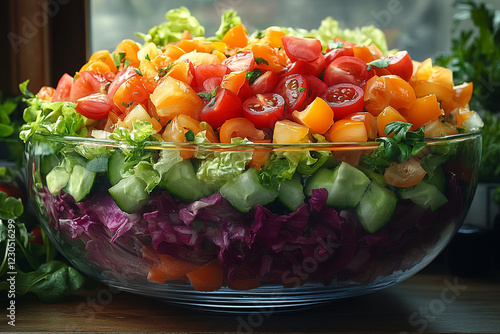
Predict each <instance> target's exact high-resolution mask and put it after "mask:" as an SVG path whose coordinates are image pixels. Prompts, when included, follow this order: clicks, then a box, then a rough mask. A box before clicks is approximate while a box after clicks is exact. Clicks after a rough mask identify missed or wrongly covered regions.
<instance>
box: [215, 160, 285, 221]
mask: <svg viewBox="0 0 500 334" xmlns="http://www.w3.org/2000/svg"><path fill="white" fill-rule="evenodd" d="M219 191H220V193H221V195H222V197H224V198H225V199H227V200H228V201H229V203H231V204H232V205H233V206H234V207H235V208H236V209H238V210H239V211H241V212H248V211H250V210H251V209H252V208H253V207H254V206H255V205H257V204H261V205H266V204H269V203H271V202H272V201H274V200H275V199H276V197H277V196H278V191H277V190H276V189H274V188H270V187H265V186H263V185H262V184H261V183H260V181H259V172H258V171H257V170H256V169H255V168H250V169H248V170H247V171H245V172H243V173H241V174H240V175H239V176H238V177H237V178H236V179H234V180H231V181H228V182H226V183H225V184H224V185H223V186H222V187H221V188H220V190H219Z"/></svg>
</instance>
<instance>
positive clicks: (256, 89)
mask: <svg viewBox="0 0 500 334" xmlns="http://www.w3.org/2000/svg"><path fill="white" fill-rule="evenodd" d="M277 83H278V75H277V74H276V73H274V72H273V71H266V72H264V73H263V74H261V75H260V76H259V77H258V78H257V79H255V81H254V82H253V83H252V84H251V85H250V87H251V88H252V93H253V94H254V95H257V94H264V93H269V92H272V91H273V89H274V87H276V84H277Z"/></svg>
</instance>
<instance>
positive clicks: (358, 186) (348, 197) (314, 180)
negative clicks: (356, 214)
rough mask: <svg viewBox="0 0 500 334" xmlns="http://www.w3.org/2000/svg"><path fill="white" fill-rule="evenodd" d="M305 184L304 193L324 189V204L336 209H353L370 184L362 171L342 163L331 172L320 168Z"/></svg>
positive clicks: (309, 193)
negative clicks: (325, 192) (325, 198)
mask: <svg viewBox="0 0 500 334" xmlns="http://www.w3.org/2000/svg"><path fill="white" fill-rule="evenodd" d="M307 181H308V182H307V184H306V193H307V194H308V195H309V196H310V195H311V189H318V188H326V190H328V198H327V200H326V204H327V205H329V206H331V207H334V208H336V209H344V208H354V207H355V206H356V205H357V204H358V203H359V201H360V199H361V197H362V196H363V194H364V193H365V190H366V188H367V187H368V185H369V184H370V179H369V178H368V176H366V175H365V174H364V173H363V172H362V171H360V170H359V169H357V168H356V167H353V166H351V165H349V164H348V163H346V162H342V163H341V164H340V166H338V167H336V168H335V169H334V170H333V172H332V171H330V170H328V169H322V168H320V169H319V170H318V171H317V172H316V173H314V174H313V175H312V176H311V177H310V178H309V179H308V180H307Z"/></svg>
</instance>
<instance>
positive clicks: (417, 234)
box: [26, 132, 481, 312]
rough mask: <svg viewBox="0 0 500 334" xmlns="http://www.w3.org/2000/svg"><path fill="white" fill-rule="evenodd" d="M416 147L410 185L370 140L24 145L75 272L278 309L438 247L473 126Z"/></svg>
mask: <svg viewBox="0 0 500 334" xmlns="http://www.w3.org/2000/svg"><path fill="white" fill-rule="evenodd" d="M426 142H427V146H426V147H425V148H424V149H423V150H422V151H421V152H420V153H419V155H418V160H419V161H420V165H421V166H423V167H424V168H425V170H426V171H427V173H426V175H425V177H424V178H423V179H422V181H420V182H418V181H419V180H417V181H416V185H414V186H409V187H407V186H408V185H405V187H395V186H391V185H388V184H386V183H385V181H384V180H385V179H384V175H383V173H384V168H385V167H386V166H384V162H383V161H382V162H381V161H378V162H374V159H375V158H376V153H374V152H376V151H377V147H378V142H368V143H315V144H288V145H283V144H280V145H278V144H249V145H237V144H212V143H207V144H185V143H184V144H178V143H165V142H148V144H147V145H145V146H142V147H134V146H130V145H128V144H127V143H124V142H117V141H113V140H97V139H92V138H77V137H61V136H55V135H50V134H35V135H33V136H32V138H31V139H30V140H29V142H27V144H26V153H27V157H28V164H27V165H28V175H29V189H30V194H31V198H32V201H33V204H34V206H35V209H36V211H37V214H38V217H39V219H40V221H41V222H42V225H43V227H44V229H45V231H46V232H47V233H48V235H49V237H50V239H51V240H52V241H53V242H54V243H55V245H56V246H57V248H58V249H59V251H60V252H61V253H62V254H63V255H64V256H65V257H66V258H67V259H68V260H69V261H70V262H71V263H72V264H73V265H74V266H75V267H76V268H78V269H79V270H81V271H82V272H84V273H85V274H87V275H89V276H91V277H93V278H94V279H96V280H98V281H101V282H103V283H105V284H107V285H109V286H112V287H116V288H119V289H121V290H125V291H129V292H132V293H136V294H141V295H146V296H151V297H154V298H159V299H162V300H164V301H167V302H170V303H176V304H179V305H184V306H192V307H197V308H203V309H207V310H211V311H221V312H232V311H236V312H238V311H246V310H251V309H260V308H266V307H268V308H269V307H271V308H272V309H273V310H276V311H281V310H291V309H296V308H301V307H305V306H312V305H317V304H320V303H325V302H329V301H332V300H335V299H340V298H347V297H351V296H356V295H361V294H366V293H369V292H373V291H376V290H379V289H382V288H385V287H388V286H391V285H393V284H395V283H397V282H400V281H402V280H404V279H406V278H408V277H410V276H412V275H414V274H415V273H417V272H418V271H419V270H421V269H422V268H424V267H425V266H426V265H427V264H429V263H430V262H431V261H432V260H433V259H434V258H435V257H436V256H437V255H438V254H439V253H440V252H441V251H442V250H443V248H444V247H445V246H446V245H447V244H448V242H449V241H450V239H451V238H452V237H453V235H454V234H455V233H456V231H457V230H458V229H459V228H460V225H461V224H462V222H463V220H464V217H465V215H466V213H467V210H468V208H469V205H470V203H471V201H472V197H473V194H474V192H475V188H476V185H477V175H478V168H479V161H480V154H481V134H480V132H475V133H468V134H459V135H453V136H448V137H443V138H435V139H433V138H431V139H426ZM255 154H264V155H266V154H272V155H273V157H274V158H273V159H274V160H273V164H274V165H273V166H272V168H267V167H266V168H262V169H260V171H259V166H255V167H249V165H252V163H251V162H249V161H253V160H252V159H253V157H254V155H255ZM126 156H127V157H128V158H125V157H126ZM137 157H139V158H137ZM134 159H135V160H134ZM370 159H371V160H370ZM412 159H415V158H412ZM375 160H376V159H375ZM379 160H380V159H379ZM293 161H300V163H298V164H296V166H293ZM208 162H210V164H208ZM127 163H128V164H129V165H128V167H123V166H125V165H126V164H127ZM374 164H378V165H377V168H374ZM387 165H388V164H387ZM228 166H229V167H228ZM129 168H131V169H129ZM127 169H128V170H129V171H128V172H124V171H125V170H127ZM290 170H291V174H293V177H292V175H291V174H290V175H288V177H287V176H286V173H290ZM159 175H161V176H159ZM193 176H194V178H193ZM200 178H202V179H203V180H204V181H200ZM290 178H291V179H290ZM124 180H125V181H124ZM120 184H121V186H120ZM263 184H265V185H263ZM331 194H333V195H332V196H331Z"/></svg>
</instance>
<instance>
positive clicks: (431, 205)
mask: <svg viewBox="0 0 500 334" xmlns="http://www.w3.org/2000/svg"><path fill="white" fill-rule="evenodd" d="M400 196H401V198H403V199H409V200H411V201H412V202H413V203H415V204H417V205H419V206H420V207H422V208H423V209H426V210H427V209H431V210H432V212H435V211H436V210H438V209H439V208H441V207H442V206H444V205H445V204H446V203H448V199H447V198H446V196H445V195H443V193H442V192H441V191H440V190H439V189H438V188H437V187H436V186H435V185H433V184H430V183H428V182H426V181H420V182H419V183H417V184H416V185H415V186H414V187H411V188H405V189H402V190H401V191H400Z"/></svg>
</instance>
